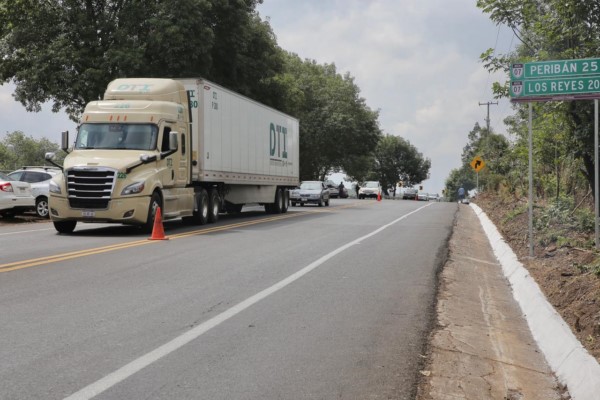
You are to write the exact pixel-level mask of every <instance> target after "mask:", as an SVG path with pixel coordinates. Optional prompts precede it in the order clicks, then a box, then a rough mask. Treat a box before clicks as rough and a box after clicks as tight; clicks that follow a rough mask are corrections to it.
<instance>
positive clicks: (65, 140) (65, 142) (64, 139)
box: [60, 131, 69, 151]
mask: <svg viewBox="0 0 600 400" xmlns="http://www.w3.org/2000/svg"><path fill="white" fill-rule="evenodd" d="M60 148H61V150H62V151H67V150H68V149H69V131H63V132H62V133H61V142H60Z"/></svg>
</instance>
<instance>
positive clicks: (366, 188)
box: [358, 181, 381, 199]
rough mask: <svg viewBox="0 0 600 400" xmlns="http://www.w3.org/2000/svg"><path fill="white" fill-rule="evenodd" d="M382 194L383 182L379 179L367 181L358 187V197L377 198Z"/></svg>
mask: <svg viewBox="0 0 600 400" xmlns="http://www.w3.org/2000/svg"><path fill="white" fill-rule="evenodd" d="M379 196H381V184H380V183H379V182H378V181H367V182H365V183H364V184H363V185H362V186H361V187H360V189H358V198H359V199H365V198H368V197H373V198H377V197H379Z"/></svg>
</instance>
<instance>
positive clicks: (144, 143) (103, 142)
mask: <svg viewBox="0 0 600 400" xmlns="http://www.w3.org/2000/svg"><path fill="white" fill-rule="evenodd" d="M157 137H158V127H157V126H156V125H152V124H90V123H86V124H81V126H80V127H79V134H78V135H77V140H76V141H75V149H128V150H154V149H156V139H157Z"/></svg>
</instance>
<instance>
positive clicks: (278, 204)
mask: <svg viewBox="0 0 600 400" xmlns="http://www.w3.org/2000/svg"><path fill="white" fill-rule="evenodd" d="M282 212H283V195H282V194H281V189H280V188H277V189H275V202H274V203H273V207H272V208H271V213H272V214H281V213H282Z"/></svg>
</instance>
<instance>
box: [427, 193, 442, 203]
mask: <svg viewBox="0 0 600 400" xmlns="http://www.w3.org/2000/svg"><path fill="white" fill-rule="evenodd" d="M427 197H428V198H429V201H440V195H439V194H437V193H429V194H428V195H427Z"/></svg>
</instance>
